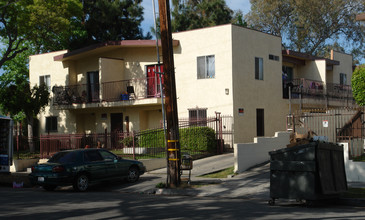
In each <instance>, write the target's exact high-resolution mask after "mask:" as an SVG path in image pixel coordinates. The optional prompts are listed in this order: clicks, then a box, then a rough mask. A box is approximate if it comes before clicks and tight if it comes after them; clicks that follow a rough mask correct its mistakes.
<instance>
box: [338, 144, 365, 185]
mask: <svg viewBox="0 0 365 220" xmlns="http://www.w3.org/2000/svg"><path fill="white" fill-rule="evenodd" d="M339 144H341V145H343V152H344V161H345V170H346V178H347V181H348V182H365V163H364V162H354V161H352V160H349V153H348V152H349V144H348V143H339Z"/></svg>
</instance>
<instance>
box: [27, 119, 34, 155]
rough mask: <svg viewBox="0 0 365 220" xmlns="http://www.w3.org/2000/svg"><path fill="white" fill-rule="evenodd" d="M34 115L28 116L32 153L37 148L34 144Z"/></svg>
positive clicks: (29, 141) (29, 140)
mask: <svg viewBox="0 0 365 220" xmlns="http://www.w3.org/2000/svg"><path fill="white" fill-rule="evenodd" d="M33 122H34V119H33V117H28V144H29V150H30V152H31V153H34V151H35V148H34V144H33Z"/></svg>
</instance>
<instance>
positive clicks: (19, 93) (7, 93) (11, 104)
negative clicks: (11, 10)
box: [0, 45, 49, 152]
mask: <svg viewBox="0 0 365 220" xmlns="http://www.w3.org/2000/svg"><path fill="white" fill-rule="evenodd" d="M24 47H27V46H25V45H24ZM20 48H21V47H20ZM29 53H31V51H30V50H26V51H25V52H23V53H20V54H18V55H17V56H16V57H15V58H13V59H11V60H9V61H8V62H6V63H5V64H4V66H3V69H4V71H5V72H4V73H3V74H2V75H1V76H0V109H1V110H2V111H3V112H4V113H8V114H10V116H11V117H12V118H13V119H14V120H16V121H22V120H23V119H26V121H27V124H28V140H29V147H30V150H31V152H33V151H34V145H33V125H34V117H36V115H37V114H38V113H40V112H41V111H42V110H44V108H45V106H46V105H47V104H48V102H49V91H48V88H47V86H45V85H40V86H37V85H35V86H34V87H32V88H31V87H30V85H29V81H28V78H29V76H28V72H29V71H28V66H27V63H28V56H29Z"/></svg>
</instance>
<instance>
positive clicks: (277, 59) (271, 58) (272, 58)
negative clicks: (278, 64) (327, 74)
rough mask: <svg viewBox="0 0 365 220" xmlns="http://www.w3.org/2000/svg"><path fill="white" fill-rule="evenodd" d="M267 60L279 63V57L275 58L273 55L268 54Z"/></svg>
mask: <svg viewBox="0 0 365 220" xmlns="http://www.w3.org/2000/svg"><path fill="white" fill-rule="evenodd" d="M269 60H275V61H279V56H275V55H272V54H269Z"/></svg>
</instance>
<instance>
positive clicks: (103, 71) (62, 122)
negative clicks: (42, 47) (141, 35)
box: [30, 47, 162, 134]
mask: <svg viewBox="0 0 365 220" xmlns="http://www.w3.org/2000/svg"><path fill="white" fill-rule="evenodd" d="M66 52H67V51H59V52H53V53H45V54H40V55H34V56H31V57H30V82H31V85H34V84H38V83H39V76H40V75H50V76H51V87H53V86H54V85H57V86H60V85H62V86H67V85H75V84H86V83H87V72H89V71H99V79H100V83H103V82H110V81H119V80H128V79H132V78H134V79H136V78H137V79H140V78H144V77H146V71H145V70H146V66H147V65H153V64H156V63H157V53H156V48H154V47H131V48H129V47H128V48H122V47H114V48H113V49H107V48H106V49H105V50H103V51H101V52H100V53H95V52H85V53H81V54H80V55H77V56H76V57H75V58H72V59H67V60H66V61H54V57H55V56H57V55H61V54H64V53H66ZM145 83H146V82H145V81H140V85H142V86H144V85H145ZM124 90H126V88H124ZM121 93H122V91H121ZM100 94H101V98H103V97H102V94H103V87H102V86H101V87H100ZM121 104H122V105H119V106H118V105H115V104H114V105H110V104H109V103H100V104H94V106H93V108H89V107H87V108H85V106H79V107H77V108H76V107H72V108H71V110H62V109H60V108H57V107H55V106H53V103H52V101H51V103H50V106H48V107H47V108H46V109H45V111H44V112H42V113H41V114H39V115H38V119H39V122H40V126H39V128H40V131H39V132H40V134H44V133H46V132H45V118H46V117H48V116H57V117H58V128H57V133H84V132H86V133H89V132H98V133H99V132H104V131H105V129H107V130H108V131H109V132H110V125H111V123H110V114H111V113H123V117H124V118H125V117H126V116H128V117H129V120H130V122H129V129H130V131H133V130H139V129H140V124H139V122H140V121H141V120H140V118H139V116H140V114H139V111H144V112H146V118H145V121H143V122H142V123H144V126H142V127H145V128H150V127H151V126H152V127H155V126H156V125H158V124H159V122H160V120H161V119H162V113H160V112H159V109H161V105H160V104H158V103H156V104H154V105H151V104H149V103H148V102H146V105H140V106H130V105H126V103H121ZM106 106H108V107H106ZM159 113H160V114H159ZM102 114H104V115H105V114H106V115H107V118H105V117H104V118H103V117H101V115H102ZM125 129H126V122H125V121H124V126H123V130H125Z"/></svg>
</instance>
